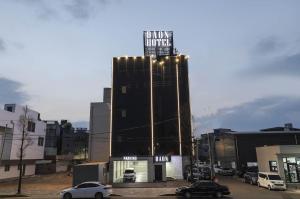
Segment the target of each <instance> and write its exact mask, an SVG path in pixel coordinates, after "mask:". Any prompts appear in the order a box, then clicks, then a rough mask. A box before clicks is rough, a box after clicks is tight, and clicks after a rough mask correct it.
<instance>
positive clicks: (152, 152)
mask: <svg viewBox="0 0 300 199" xmlns="http://www.w3.org/2000/svg"><path fill="white" fill-rule="evenodd" d="M152 82H153V76H152V57H150V104H151V105H150V106H151V107H150V109H151V154H152V156H154V129H153V128H154V125H153V83H152Z"/></svg>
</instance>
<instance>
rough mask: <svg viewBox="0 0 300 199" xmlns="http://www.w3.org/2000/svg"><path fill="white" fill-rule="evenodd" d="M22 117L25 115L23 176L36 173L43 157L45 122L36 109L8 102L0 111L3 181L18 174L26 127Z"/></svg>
mask: <svg viewBox="0 0 300 199" xmlns="http://www.w3.org/2000/svg"><path fill="white" fill-rule="evenodd" d="M20 118H26V120H25V121H26V122H27V124H26V129H25V136H24V148H23V149H24V152H23V165H22V168H23V175H24V176H28V175H34V174H35V168H36V162H37V161H38V160H43V159H44V147H45V134H46V124H45V122H43V121H41V119H40V114H39V113H38V112H36V111H34V110H31V109H27V111H26V117H25V107H23V106H18V105H16V104H6V105H5V106H4V110H0V180H5V179H9V178H16V177H18V175H19V170H20V168H21V166H20V165H19V159H20V147H21V142H22V141H21V140H22V132H23V127H22V125H21V122H20Z"/></svg>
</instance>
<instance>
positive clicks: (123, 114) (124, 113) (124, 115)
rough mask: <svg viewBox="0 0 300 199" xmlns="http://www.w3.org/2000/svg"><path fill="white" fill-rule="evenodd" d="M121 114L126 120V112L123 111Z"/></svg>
mask: <svg viewBox="0 0 300 199" xmlns="http://www.w3.org/2000/svg"><path fill="white" fill-rule="evenodd" d="M121 114H122V117H123V118H125V117H126V116H127V113H126V110H124V109H123V110H122V112H121Z"/></svg>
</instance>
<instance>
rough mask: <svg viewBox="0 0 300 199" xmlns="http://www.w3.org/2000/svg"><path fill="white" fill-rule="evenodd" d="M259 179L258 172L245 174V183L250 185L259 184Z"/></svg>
mask: <svg viewBox="0 0 300 199" xmlns="http://www.w3.org/2000/svg"><path fill="white" fill-rule="evenodd" d="M257 179H258V173H256V172H246V173H245V174H244V180H243V181H244V182H245V183H249V184H252V185H254V184H257Z"/></svg>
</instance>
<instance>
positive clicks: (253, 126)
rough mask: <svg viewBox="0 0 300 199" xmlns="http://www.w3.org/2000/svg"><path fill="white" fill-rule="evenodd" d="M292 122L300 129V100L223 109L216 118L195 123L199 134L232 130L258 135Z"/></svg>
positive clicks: (280, 99) (274, 99)
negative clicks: (268, 129) (215, 130)
mask: <svg viewBox="0 0 300 199" xmlns="http://www.w3.org/2000/svg"><path fill="white" fill-rule="evenodd" d="M288 122H292V123H294V126H295V127H300V97H278V96H276V97H265V98H260V99H256V100H253V101H251V102H247V103H244V104H240V105H238V106H234V107H231V108H223V109H220V110H218V111H217V112H216V113H215V114H213V115H209V116H204V117H200V118H197V119H196V126H197V132H200V133H203V132H204V131H207V130H210V129H213V128H231V129H232V130H238V131H251V130H254V131H257V130H260V129H263V128H269V127H274V126H283V124H284V123H288Z"/></svg>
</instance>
